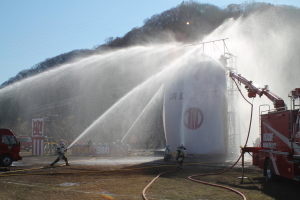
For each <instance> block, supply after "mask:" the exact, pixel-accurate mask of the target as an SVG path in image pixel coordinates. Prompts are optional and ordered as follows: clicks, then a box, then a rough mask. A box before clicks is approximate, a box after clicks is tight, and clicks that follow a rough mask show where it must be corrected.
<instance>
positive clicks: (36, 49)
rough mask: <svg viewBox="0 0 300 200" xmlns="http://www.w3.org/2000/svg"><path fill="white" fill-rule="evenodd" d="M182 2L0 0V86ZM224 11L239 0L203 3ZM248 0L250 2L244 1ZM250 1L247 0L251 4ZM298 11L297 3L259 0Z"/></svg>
mask: <svg viewBox="0 0 300 200" xmlns="http://www.w3.org/2000/svg"><path fill="white" fill-rule="evenodd" d="M181 2H182V0H127V1H124V0H48V1H46V0H0V19H1V20H0V26H1V31H0V69H1V72H0V84H1V83H3V82H4V81H7V80H8V79H9V78H11V77H13V76H15V75H16V74H17V73H18V72H20V71H22V70H24V69H30V68H31V67H33V66H34V65H35V64H38V63H39V62H42V61H44V60H45V59H47V58H51V57H54V56H57V55H59V54H62V53H67V52H69V51H72V50H75V49H85V48H88V49H91V48H93V47H94V46H96V45H101V44H104V43H105V39H107V38H109V37H122V36H124V35H125V34H126V33H127V32H129V31H130V30H131V29H132V28H134V27H140V26H142V25H143V21H144V20H145V19H147V18H150V17H151V16H153V15H155V14H160V13H161V12H163V11H166V10H168V9H171V8H173V7H176V6H177V5H179V4H180V3H181ZM197 2H199V3H210V4H213V5H216V6H219V7H221V8H225V7H226V6H227V5H229V4H232V3H243V2H245V1H244V0H241V1H240V0H209V1H208V0H204V1H197ZM248 2H249V1H248ZM251 2H252V1H251ZM256 2H268V3H272V4H276V5H277V4H285V5H293V6H296V7H300V0H262V1H256Z"/></svg>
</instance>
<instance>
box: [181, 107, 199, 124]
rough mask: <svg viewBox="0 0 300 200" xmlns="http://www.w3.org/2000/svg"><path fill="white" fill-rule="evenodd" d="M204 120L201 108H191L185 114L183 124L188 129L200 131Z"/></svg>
mask: <svg viewBox="0 0 300 200" xmlns="http://www.w3.org/2000/svg"><path fill="white" fill-rule="evenodd" d="M203 120H204V116H203V113H202V111H201V110H200V109H199V108H196V107H191V108H189V109H187V110H186V111H185V112H184V118H183V123H184V126H185V127H186V128H187V129H190V130H195V129H198V128H199V127H200V126H201V125H202V123H203Z"/></svg>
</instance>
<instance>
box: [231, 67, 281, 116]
mask: <svg viewBox="0 0 300 200" xmlns="http://www.w3.org/2000/svg"><path fill="white" fill-rule="evenodd" d="M229 77H231V78H233V79H236V80H237V81H238V82H239V83H242V84H244V85H245V88H246V89H247V91H248V97H249V98H254V97H256V95H258V96H259V97H261V96H262V95H265V96H266V97H267V98H268V99H270V100H271V101H272V102H273V105H274V108H275V109H276V110H277V111H279V110H285V109H286V106H285V103H284V101H283V99H281V98H280V97H278V96H277V95H276V94H273V93H272V92H270V91H269V89H268V86H265V88H260V87H258V86H256V85H255V84H253V82H252V81H250V80H248V79H246V78H245V77H243V76H241V75H240V74H236V73H234V72H232V71H231V72H230V73H229Z"/></svg>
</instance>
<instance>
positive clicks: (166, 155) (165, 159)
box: [164, 144, 172, 161]
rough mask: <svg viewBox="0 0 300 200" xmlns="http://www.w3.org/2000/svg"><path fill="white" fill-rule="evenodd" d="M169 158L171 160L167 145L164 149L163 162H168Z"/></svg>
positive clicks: (169, 149)
mask: <svg viewBox="0 0 300 200" xmlns="http://www.w3.org/2000/svg"><path fill="white" fill-rule="evenodd" d="M171 158H172V152H171V148H170V145H168V144H167V145H166V149H165V154H164V161H170V159H171Z"/></svg>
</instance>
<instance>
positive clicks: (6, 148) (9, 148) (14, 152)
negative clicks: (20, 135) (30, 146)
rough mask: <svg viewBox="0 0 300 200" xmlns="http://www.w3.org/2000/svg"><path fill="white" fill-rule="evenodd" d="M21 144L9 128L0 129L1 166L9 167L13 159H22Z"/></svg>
mask: <svg viewBox="0 0 300 200" xmlns="http://www.w3.org/2000/svg"><path fill="white" fill-rule="evenodd" d="M20 150H21V145H20V142H19V141H18V140H17V139H16V137H15V135H14V133H13V132H12V131H11V130H9V129H0V167H9V166H10V165H11V163H12V162H13V161H18V160H22V157H21V156H20Z"/></svg>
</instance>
